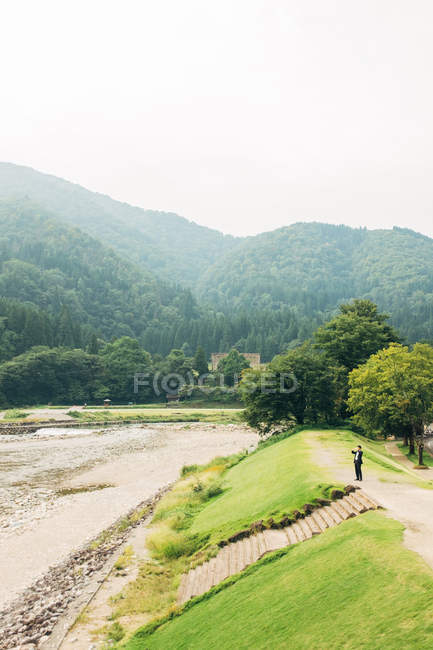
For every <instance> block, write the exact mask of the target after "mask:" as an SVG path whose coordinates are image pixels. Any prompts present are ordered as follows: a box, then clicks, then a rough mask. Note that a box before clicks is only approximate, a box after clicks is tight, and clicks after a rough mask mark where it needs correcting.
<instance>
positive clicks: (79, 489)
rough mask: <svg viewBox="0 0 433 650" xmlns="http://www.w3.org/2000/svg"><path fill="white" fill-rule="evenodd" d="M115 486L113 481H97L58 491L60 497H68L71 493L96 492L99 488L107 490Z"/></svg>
mask: <svg viewBox="0 0 433 650" xmlns="http://www.w3.org/2000/svg"><path fill="white" fill-rule="evenodd" d="M112 487H115V486H114V485H113V484H112V483H97V484H95V485H79V486H77V487H66V488H60V490H57V491H56V495H57V496H59V497H67V496H69V495H71V494H81V493H82V492H96V491H97V490H105V489H106V488H112Z"/></svg>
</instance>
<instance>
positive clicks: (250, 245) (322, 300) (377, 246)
mask: <svg viewBox="0 0 433 650" xmlns="http://www.w3.org/2000/svg"><path fill="white" fill-rule="evenodd" d="M2 196H3V197H5V196H9V197H10V196H14V197H27V198H26V199H21V203H20V205H21V204H23V200H24V204H26V202H27V203H28V202H29V201H30V202H35V203H36V204H38V206H40V210H41V211H42V213H43V214H46V215H47V216H48V217H49V218H50V219H55V220H56V222H57V226H56V227H57V228H61V227H62V228H63V227H66V226H61V222H64V223H67V224H69V225H70V226H76V227H78V228H79V229H80V231H81V234H80V237H81V238H83V237H85V235H84V233H87V234H88V235H89V234H90V235H91V236H92V237H94V239H96V240H99V242H100V245H99V246H100V247H101V245H102V247H101V250H102V249H103V250H104V251H105V252H104V255H108V254H109V255H111V256H114V257H113V259H115V260H116V261H115V263H114V267H113V265H112V263H111V262H110V263H108V262H107V266H106V267H101V268H103V269H105V270H106V272H107V275H105V270H104V271H103V272H101V274H100V277H101V278H104V279H105V282H108V283H112V285H113V292H114V293H113V294H112V295H111V294H110V296H109V297H108V299H107V296H105V297H104V295H103V294H102V295H101V296H97V295H96V294H92V293H91V292H90V293H88V294H86V295H87V296H88V302H87V303H86V304H84V303H83V302H82V301H78V302H75V303H74V302H73V300H70V299H68V300H66V298H65V299H64V300H65V302H66V303H67V304H70V305H71V309H73V311H74V312H75V313H76V314H77V317H78V318H79V319H82V320H84V322H86V323H87V322H88V323H89V324H91V325H92V327H93V326H98V327H99V329H100V331H101V332H102V333H103V335H104V336H109V337H111V336H118V335H119V333H122V332H125V333H127V332H129V333H131V332H132V333H133V334H134V335H137V336H138V337H139V338H140V340H142V341H144V342H146V345H147V347H148V349H149V351H151V352H155V351H157V352H161V351H166V350H168V349H169V348H170V345H175V346H176V347H180V346H181V345H182V344H183V343H185V342H187V343H188V345H190V346H191V347H194V346H195V345H196V342H197V341H198V340H200V342H201V344H202V345H204V347H205V348H206V350H207V351H208V352H209V351H212V350H214V351H216V350H220V351H223V350H226V349H227V348H228V347H230V345H233V344H237V345H238V347H239V349H244V348H245V351H248V350H250V349H253V348H254V350H256V349H257V350H258V351H261V352H262V353H263V354H264V355H265V356H266V358H268V357H269V356H270V355H271V353H276V352H278V351H281V349H284V347H285V346H287V345H289V344H295V343H296V342H298V341H299V340H302V339H303V338H305V336H308V335H309V332H310V331H311V328H312V327H313V326H314V323H318V322H321V321H323V319H324V318H327V317H328V316H329V315H331V314H332V313H333V312H334V311H335V310H336V308H337V307H338V304H339V303H341V302H343V301H348V300H350V299H352V298H371V299H372V300H374V301H376V302H377V303H378V305H379V307H380V308H381V309H382V310H386V311H388V312H389V313H390V314H391V316H392V320H393V323H394V324H395V325H396V326H397V327H398V328H399V329H400V331H401V333H402V335H403V336H405V337H406V338H407V339H408V340H410V341H415V340H421V339H429V340H433V240H432V239H430V238H428V237H425V236H423V235H419V234H417V233H415V232H413V231H410V230H407V229H400V228H394V229H393V230H366V229H354V228H349V227H347V226H333V225H329V224H321V223H297V224H294V225H291V226H288V227H285V228H279V229H278V230H275V231H272V232H266V233H263V234H260V235H257V236H255V237H246V238H234V237H229V236H224V235H222V233H219V232H217V231H214V230H210V229H208V228H204V227H202V226H198V225H197V224H194V223H192V222H189V221H187V220H186V219H184V218H182V217H180V216H178V215H176V214H171V213H164V212H152V211H147V210H142V209H141V208H136V207H132V206H130V205H128V204H126V203H119V202H118V201H113V200H112V199H110V198H109V197H107V196H103V195H101V194H96V193H94V192H89V191H88V190H86V189H84V188H82V187H80V186H78V185H74V184H72V183H69V182H67V181H64V180H62V179H59V178H56V177H54V176H49V175H46V174H41V173H39V172H37V171H34V170H32V169H30V168H27V167H20V166H16V165H11V164H8V163H0V197H2ZM14 205H16V202H15V204H14ZM13 222H14V218H12V217H9V221H8V225H7V227H5V226H4V227H3V233H2V235H3V238H4V241H5V250H7V249H8V245H7V244H6V242H7V241H8V238H9V237H10V236H11V234H13V230H12V225H13ZM20 224H21V225H20V229H21V230H20V235H19V239H23V238H24V240H25V239H27V240H28V241H29V242H31V241H32V240H33V237H34V235H35V232H34V231H35V228H34V227H33V226H29V225H26V224H25V223H24V222H22V221H21V222H20ZM36 231H37V229H36ZM36 236H37V232H36ZM64 241H65V239H64ZM88 241H90V240H85V239H80V240H79V241H78V240H77V241H75V240H74V238H72V242H73V244H74V253H73V255H74V256H78V257H79V256H80V255H81V256H84V257H86V255H87V256H89V254H90V253H89V251H90V249H91V248H92V246H93V245H94V244H91V245H90V244H89V243H88ZM92 241H93V240H92ZM107 244H108V245H109V246H110V247H111V248H114V249H115V251H116V253H117V255H115V254H114V253H113V252H112V251H111V252H110V253H108V252H107V251H108V248H106V247H107ZM26 246H27V248H26V250H27V249H28V244H26ZM65 246H66V244H65ZM104 247H105V248H104ZM98 250H99V249H98ZM14 254H16V255H17V257H18V258H19V259H21V260H23V261H28V260H27V259H26V258H25V254H24V252H23V249H20V250H19V251H18V252H17V253H14ZM68 256H69V257H68ZM65 257H66V258H68V259H70V258H71V251H69V252H68V254H67V255H66V256H65ZM121 260H123V262H122V263H123V264H125V268H127V269H128V271H127V273H126V276H127V278H128V279H127V280H125V281H123V279H122V277H123V276H122V273H123V272H122V273H120V276H118V274H117V271H116V273H114V274H113V273H112V271H111V270H110V269H112V268H114V269H116V268H117V266H116V265H119V264H121ZM30 261H31V263H35V262H34V261H32V260H30ZM131 261H132V264H131ZM89 263H90V262H89ZM134 263H135V266H134ZM80 264H81V262H80ZM138 267H140V270H139V268H138ZM71 268H73V269H74V273H75V276H74V277H76V281H77V282H78V280H79V276H80V273H81V270H80V269H81V268H82V267H81V266H80V265H76V266H74V265H73V264H71ZM137 273H138V275H136V274H137ZM29 275H31V274H29ZM157 276H159V278H160V279H163V280H166V281H167V280H168V283H165V284H164V283H161V282H160V280H159V279H157ZM135 278H136V279H135ZM83 281H85V280H83ZM41 282H42V280H41ZM44 282H45V280H44V281H43V282H42V284H41V285H40V288H39V290H38V291H39V293H38V292H37V291H36V288H35V295H36V293H37V294H38V295H39V298H40V301H42V302H43V300H45V301H48V304H51V303H50V301H51V300H52V296H51V293H50V292H51V288H50V286H49V285H46V284H44ZM143 282H145V288H143V289H142V290H140V291H142V298H143V300H142V302H141V303H140V305H141V304H143V301H144V303H146V305H148V306H149V305H151V308H150V307H147V309H149V310H150V311H145V312H143V311H141V306H140V307H139V308H137V300H138V299H137V297H136V293H137V292H139V290H138V289H132V287H133V286H134V287H136V286H137V285H138V286H140V287H141V286H143V285H142V283H143ZM174 282H176V283H177V284H178V285H179V286H180V287H182V286H183V287H188V286H189V287H191V288H192V290H193V292H194V293H195V296H196V300H197V301H198V304H197V305H196V304H193V301H192V299H191V296H190V295H189V294H184V293H183V292H182V291H181V290H180V289H179V291H178V290H176V289H175V288H174V285H173V283H174ZM116 283H117V284H116ZM36 284H38V283H35V285H36ZM102 285H104V283H103V282H102ZM2 287H3V288H2ZM11 287H12V285H11V284H9V285H5V284H3V285H2V286H0V288H1V291H2V293H3V295H6V296H7V297H10V298H14V299H19V300H21V299H24V300H28V298H26V297H25V295H26V292H25V291H24V290H23V289H22V287H21V285H18V286H17V288H16V290H13V289H12V288H11ZM121 287H123V288H121ZM118 291H120V293H122V292H124V295H123V298H122V299H121V298H120V297H119V296H118V295H117V293H116V292H118ZM5 292H6V293H5ZM17 294H19V295H17ZM21 294H23V296H24V298H23V297H22V295H21ZM45 294H46V297H45V298H43V296H44V295H45ZM65 295H67V294H65ZM187 296H189V297H187ZM112 298H113V299H112ZM62 300H63V298H62ZM104 300H105V302H106V305H107V308H106V311H107V313H102V311H101V315H100V316H96V317H95V316H94V315H92V314H93V311H94V310H95V309H96V307H95V306H94V304H93V302H94V301H95V304H96V305H101V309H102V304H103V303H104ZM40 301H38V300H36V301H35V300H34V299H32V300H31V302H32V303H34V304H36V305H39V306H41V302H40ZM182 301H186V302H188V301H189V302H190V303H191V305H192V306H191V305H190V306H189V307H187V308H186V312H185V307H182V306H180V303H182ZM74 304H75V306H74ZM185 304H186V303H185ZM42 306H44V305H43V304H42ZM167 309H170V310H174V312H172V311H167ZM287 309H289V310H290V311H289V312H287ZM92 310H93V311H92ZM216 312H219V316H217V314H216ZM83 314H87V316H85V315H83ZM149 314H150V321H151V323H152V324H153V325H152V326H151V325H149V322H148V321H149V318H148V315H149ZM173 314H174V315H173ZM143 318H145V319H147V323H146V324H143V323H142V322H141V323H138V322H136V321H137V319H140V320H141V321H142V319H143ZM191 318H193V319H194V325H193V326H192V325H191V324H190V322H189V319H191ZM247 321H248V324H246V323H247ZM240 323H241V324H242V325H240ZM259 323H261V325H260V328H259ZM266 323H268V325H266ZM155 324H156V325H155ZM154 325H155V326H154ZM144 332H147V334H146V336H145V337H144V338H143V336H144ZM149 332H151V333H152V334H151V335H150V334H149ZM245 346H246V347H245Z"/></svg>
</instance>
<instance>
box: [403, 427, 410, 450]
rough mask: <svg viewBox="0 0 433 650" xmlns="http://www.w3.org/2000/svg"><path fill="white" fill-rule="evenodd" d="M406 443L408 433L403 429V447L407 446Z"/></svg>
mask: <svg viewBox="0 0 433 650" xmlns="http://www.w3.org/2000/svg"><path fill="white" fill-rule="evenodd" d="M408 444H409V435H408V433H407V431H405V432H404V434H403V447H407V446H408Z"/></svg>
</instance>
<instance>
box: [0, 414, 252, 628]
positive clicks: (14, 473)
mask: <svg viewBox="0 0 433 650" xmlns="http://www.w3.org/2000/svg"><path fill="white" fill-rule="evenodd" d="M256 443H257V436H256V434H255V433H253V432H252V431H251V430H249V429H248V428H247V427H244V426H242V425H213V424H202V423H191V424H170V425H167V424H164V425H162V424H161V425H158V424H155V425H130V426H119V427H110V428H105V429H102V428H99V429H98V428H95V427H94V428H93V429H88V430H87V429H86V430H83V429H76V430H75V429H64V430H62V429H46V430H44V429H41V430H39V431H38V432H36V433H34V434H21V435H16V436H1V437H0V459H1V460H0V575H1V581H0V609H3V608H4V607H5V606H6V605H7V604H8V603H10V601H11V600H12V599H14V598H15V597H17V596H18V595H19V594H20V593H22V592H23V591H24V590H25V589H26V588H29V587H30V586H31V585H32V584H34V583H35V582H36V581H37V580H38V579H40V578H41V576H43V575H44V574H46V572H47V571H48V569H49V568H50V567H53V566H56V565H59V564H60V563H61V562H65V560H66V559H67V558H68V557H69V556H70V554H71V553H73V552H75V551H76V550H77V549H80V548H83V547H84V546H85V545H86V544H88V543H89V542H90V541H91V540H92V539H94V538H95V537H97V536H98V534H99V533H100V532H101V531H102V530H104V529H106V528H108V527H109V526H111V525H112V524H113V523H114V522H115V521H116V520H117V519H119V517H122V516H124V515H125V514H126V513H127V512H128V511H130V510H131V509H132V508H136V507H137V506H138V505H139V504H141V503H143V501H145V500H146V499H149V498H150V497H151V496H152V495H154V494H155V493H156V492H157V491H158V490H160V489H161V488H164V487H165V486H167V485H168V484H170V483H171V482H172V481H174V480H175V479H176V478H177V477H178V475H179V471H180V469H181V467H182V466H183V465H188V464H193V463H204V462H207V461H209V460H211V459H212V458H213V457H215V456H220V455H229V454H231V453H235V452H237V451H240V450H242V449H248V448H252V447H254V446H255V445H256ZM0 625H1V622H0Z"/></svg>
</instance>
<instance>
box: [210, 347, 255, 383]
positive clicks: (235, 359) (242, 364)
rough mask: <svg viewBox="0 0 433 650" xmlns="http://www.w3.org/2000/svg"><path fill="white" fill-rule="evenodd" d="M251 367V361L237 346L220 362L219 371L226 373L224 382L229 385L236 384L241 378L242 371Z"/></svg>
mask: <svg viewBox="0 0 433 650" xmlns="http://www.w3.org/2000/svg"><path fill="white" fill-rule="evenodd" d="M249 367H250V362H249V361H247V359H246V358H245V357H244V356H243V354H240V352H238V351H237V350H236V349H235V348H233V349H232V350H230V352H229V353H228V355H227V356H226V357H224V358H223V359H221V361H220V362H219V363H218V367H217V370H218V372H220V373H222V374H223V375H224V383H225V384H226V385H227V386H234V384H235V383H236V381H237V380H239V379H240V376H241V373H242V371H243V370H245V369H246V368H249Z"/></svg>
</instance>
